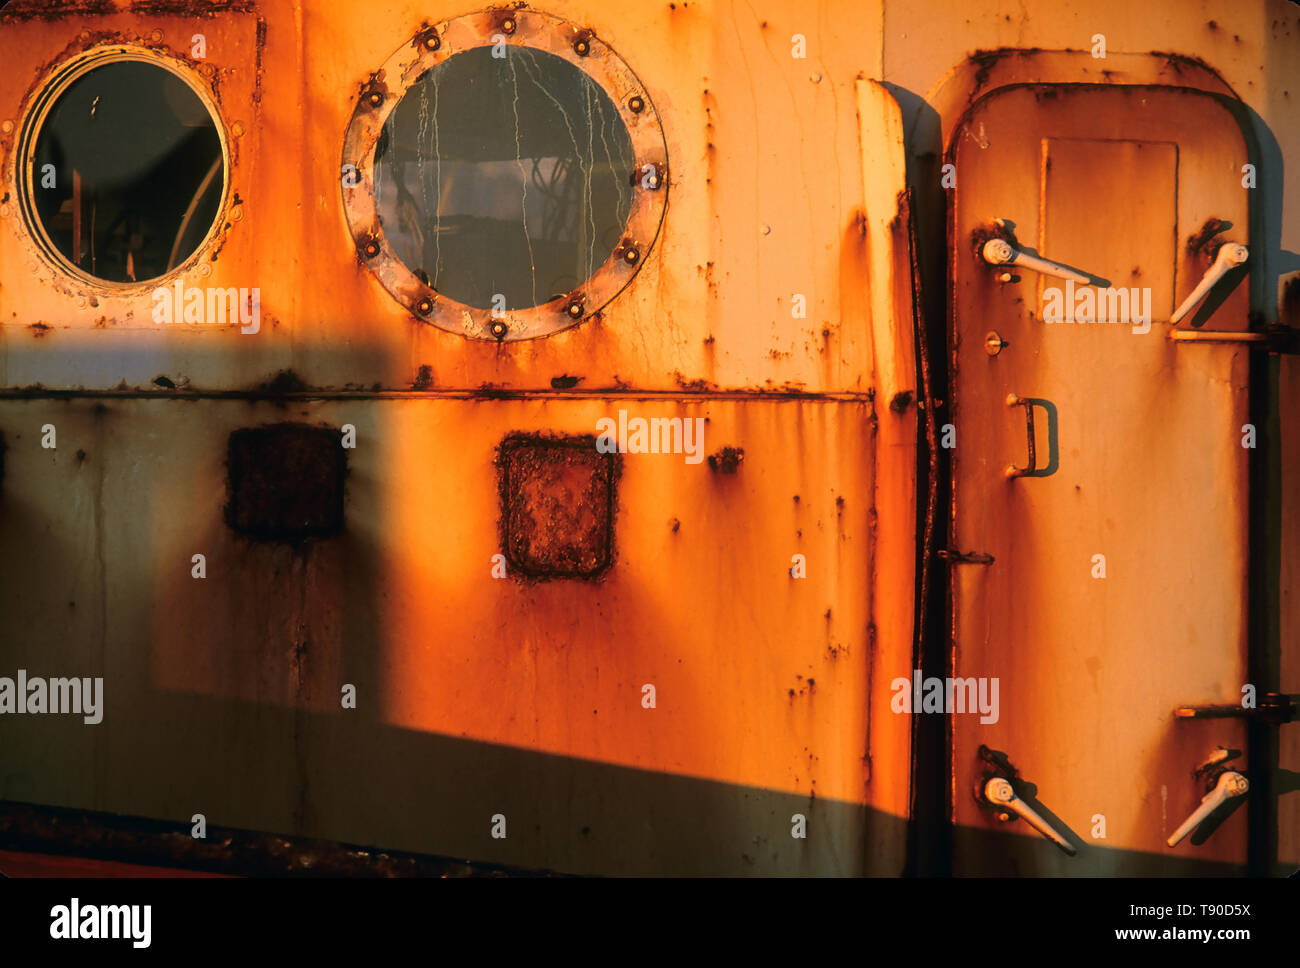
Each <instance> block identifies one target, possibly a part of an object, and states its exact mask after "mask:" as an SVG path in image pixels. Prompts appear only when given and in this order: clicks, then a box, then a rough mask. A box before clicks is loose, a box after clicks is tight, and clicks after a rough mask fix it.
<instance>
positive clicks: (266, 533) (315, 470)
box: [226, 423, 347, 542]
mask: <svg viewBox="0 0 1300 968" xmlns="http://www.w3.org/2000/svg"><path fill="white" fill-rule="evenodd" d="M226 466H227V469H228V471H229V475H228V479H227V489H228V490H227V493H228V502H227V504H226V523H227V524H228V525H229V526H230V527H231V528H232V529H233V530H235V531H237V532H239V533H240V534H245V535H248V536H249V537H252V538H258V539H260V540H263V541H288V542H296V541H303V540H306V539H308V538H328V537H330V536H332V535H335V534H338V533H339V532H340V531H342V530H343V480H344V477H345V476H346V475H347V455H346V454H345V452H344V450H343V446H342V437H341V435H340V432H339V431H338V430H335V429H332V428H330V427H313V426H309V425H307V424H292V423H285V424H272V425H270V426H266V427H248V428H244V429H242V430H236V431H234V432H233V433H232V434H231V435H230V445H229V450H228V453H227V457H226Z"/></svg>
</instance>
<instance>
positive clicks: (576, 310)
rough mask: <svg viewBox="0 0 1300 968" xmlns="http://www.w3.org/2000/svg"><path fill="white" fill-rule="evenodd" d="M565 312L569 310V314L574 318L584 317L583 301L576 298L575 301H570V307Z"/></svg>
mask: <svg viewBox="0 0 1300 968" xmlns="http://www.w3.org/2000/svg"><path fill="white" fill-rule="evenodd" d="M565 312H567V313H568V314H569V316H570V317H571V318H573V319H581V318H582V302H581V301H579V300H574V301H573V302H571V303H569V306H568V308H567V309H566V310H565Z"/></svg>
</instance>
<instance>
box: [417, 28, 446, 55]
mask: <svg viewBox="0 0 1300 968" xmlns="http://www.w3.org/2000/svg"><path fill="white" fill-rule="evenodd" d="M421 43H423V44H424V49H425V50H437V49H438V48H439V47H441V46H442V38H441V37H439V36H438V31H436V30H430V31H429V32H428V33H426V34H425V35H424V39H423V40H422V41H421Z"/></svg>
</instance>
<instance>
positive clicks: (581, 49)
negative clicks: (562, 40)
mask: <svg viewBox="0 0 1300 968" xmlns="http://www.w3.org/2000/svg"><path fill="white" fill-rule="evenodd" d="M573 52H574V53H575V54H577V55H578V56H579V57H586V56H587V55H588V54H590V53H591V44H590V43H588V42H587V38H586V37H579V38H578V39H577V40H575V41H574V42H573Z"/></svg>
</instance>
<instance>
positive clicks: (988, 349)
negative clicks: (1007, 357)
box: [984, 332, 1008, 356]
mask: <svg viewBox="0 0 1300 968" xmlns="http://www.w3.org/2000/svg"><path fill="white" fill-rule="evenodd" d="M1007 345H1008V344H1007V341H1006V340H1004V339H1003V338H1002V337H1001V336H999V335H998V334H997V333H996V332H990V333H989V334H988V335H987V336H985V337H984V352H985V353H987V354H988V355H989V356H997V355H998V354H999V353H1001V352H1002V350H1003V349H1004V348H1005V347H1006V346H1007Z"/></svg>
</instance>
